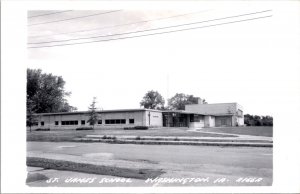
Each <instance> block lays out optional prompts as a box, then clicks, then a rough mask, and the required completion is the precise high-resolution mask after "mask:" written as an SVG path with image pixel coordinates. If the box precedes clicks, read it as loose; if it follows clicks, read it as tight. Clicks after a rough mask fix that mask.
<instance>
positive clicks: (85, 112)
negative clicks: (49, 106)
mask: <svg viewBox="0 0 300 194" xmlns="http://www.w3.org/2000/svg"><path fill="white" fill-rule="evenodd" d="M143 111H152V112H162V111H161V110H155V109H145V108H138V109H115V110H97V111H96V112H97V113H115V112H143ZM87 113H89V111H74V112H57V113H36V114H35V115H41V116H47V115H76V114H87Z"/></svg>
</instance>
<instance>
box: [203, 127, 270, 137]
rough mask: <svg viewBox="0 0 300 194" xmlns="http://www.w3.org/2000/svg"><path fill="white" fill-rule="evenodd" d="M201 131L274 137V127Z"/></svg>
mask: <svg viewBox="0 0 300 194" xmlns="http://www.w3.org/2000/svg"><path fill="white" fill-rule="evenodd" d="M200 131H203V132H218V133H230V134H239V135H254V136H265V137H273V127H220V128H219V127H218V128H203V129H201V130H200Z"/></svg>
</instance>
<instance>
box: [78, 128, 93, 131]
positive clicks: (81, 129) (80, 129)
mask: <svg viewBox="0 0 300 194" xmlns="http://www.w3.org/2000/svg"><path fill="white" fill-rule="evenodd" d="M83 130H93V127H78V128H76V131H83Z"/></svg>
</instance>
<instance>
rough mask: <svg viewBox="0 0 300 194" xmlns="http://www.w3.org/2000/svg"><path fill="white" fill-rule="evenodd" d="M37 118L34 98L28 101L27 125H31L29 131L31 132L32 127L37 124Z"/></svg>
mask: <svg viewBox="0 0 300 194" xmlns="http://www.w3.org/2000/svg"><path fill="white" fill-rule="evenodd" d="M36 122H37V118H36V116H35V112H34V104H33V102H32V100H28V101H27V120H26V125H27V126H28V127H29V131H30V132H31V127H32V126H33V125H34V124H36Z"/></svg>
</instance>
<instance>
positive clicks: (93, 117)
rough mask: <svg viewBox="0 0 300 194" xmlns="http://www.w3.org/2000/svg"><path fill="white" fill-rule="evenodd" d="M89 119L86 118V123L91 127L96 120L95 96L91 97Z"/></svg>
mask: <svg viewBox="0 0 300 194" xmlns="http://www.w3.org/2000/svg"><path fill="white" fill-rule="evenodd" d="M88 114H89V119H88V121H87V122H88V123H90V125H93V129H94V127H95V124H96V123H97V121H98V113H97V108H96V97H94V98H93V102H92V104H91V105H90V106H89V113H88Z"/></svg>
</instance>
